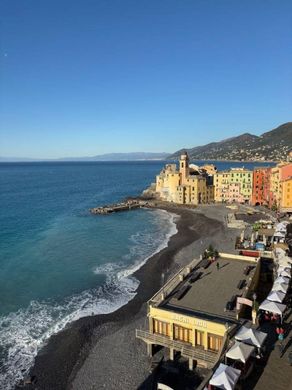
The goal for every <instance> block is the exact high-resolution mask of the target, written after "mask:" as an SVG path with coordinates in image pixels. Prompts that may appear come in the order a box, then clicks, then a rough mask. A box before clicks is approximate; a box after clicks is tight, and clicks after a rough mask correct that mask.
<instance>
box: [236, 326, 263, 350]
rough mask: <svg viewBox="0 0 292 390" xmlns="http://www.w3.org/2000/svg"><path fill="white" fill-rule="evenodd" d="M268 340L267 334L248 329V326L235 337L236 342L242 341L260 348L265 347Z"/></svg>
mask: <svg viewBox="0 0 292 390" xmlns="http://www.w3.org/2000/svg"><path fill="white" fill-rule="evenodd" d="M266 338H267V333H264V332H260V331H259V330H256V329H252V328H248V327H246V326H242V327H241V328H240V329H239V331H238V332H237V333H236V335H235V340H238V341H242V342H244V343H246V344H250V345H254V346H255V347H258V348H260V347H261V346H262V345H263V343H264V341H265V339H266Z"/></svg>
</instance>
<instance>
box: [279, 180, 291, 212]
mask: <svg viewBox="0 0 292 390" xmlns="http://www.w3.org/2000/svg"><path fill="white" fill-rule="evenodd" d="M280 211H282V212H286V213H287V212H290V213H291V212H292V177H288V178H287V179H285V180H283V181H282V182H281V200H280Z"/></svg>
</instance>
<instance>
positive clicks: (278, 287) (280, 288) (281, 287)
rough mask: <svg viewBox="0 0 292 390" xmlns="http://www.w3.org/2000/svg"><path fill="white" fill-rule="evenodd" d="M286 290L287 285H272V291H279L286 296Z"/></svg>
mask: <svg viewBox="0 0 292 390" xmlns="http://www.w3.org/2000/svg"><path fill="white" fill-rule="evenodd" d="M287 290H288V284H287V283H274V284H273V287H272V291H281V292H283V293H285V294H286V292H287Z"/></svg>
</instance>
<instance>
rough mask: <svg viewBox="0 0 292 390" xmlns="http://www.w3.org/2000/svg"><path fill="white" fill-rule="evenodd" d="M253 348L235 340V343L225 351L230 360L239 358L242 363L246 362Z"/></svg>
mask: <svg viewBox="0 0 292 390" xmlns="http://www.w3.org/2000/svg"><path fill="white" fill-rule="evenodd" d="M254 350H255V348H254V347H252V346H251V345H247V344H244V343H240V342H238V341H235V344H234V345H233V346H232V347H231V348H230V349H229V351H227V353H226V357H228V358H229V359H232V360H240V361H241V362H242V363H246V362H247V360H248V358H249V357H250V355H251V354H252V353H253V352H254Z"/></svg>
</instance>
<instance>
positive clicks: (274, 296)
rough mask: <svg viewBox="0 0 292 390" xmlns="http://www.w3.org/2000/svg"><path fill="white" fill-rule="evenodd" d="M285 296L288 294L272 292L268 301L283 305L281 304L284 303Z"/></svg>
mask: <svg viewBox="0 0 292 390" xmlns="http://www.w3.org/2000/svg"><path fill="white" fill-rule="evenodd" d="M285 295H286V294H285V293H283V292H281V291H271V292H270V294H269V295H268V296H267V299H268V300H269V301H273V302H280V303H281V302H283V300H284V298H285Z"/></svg>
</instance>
